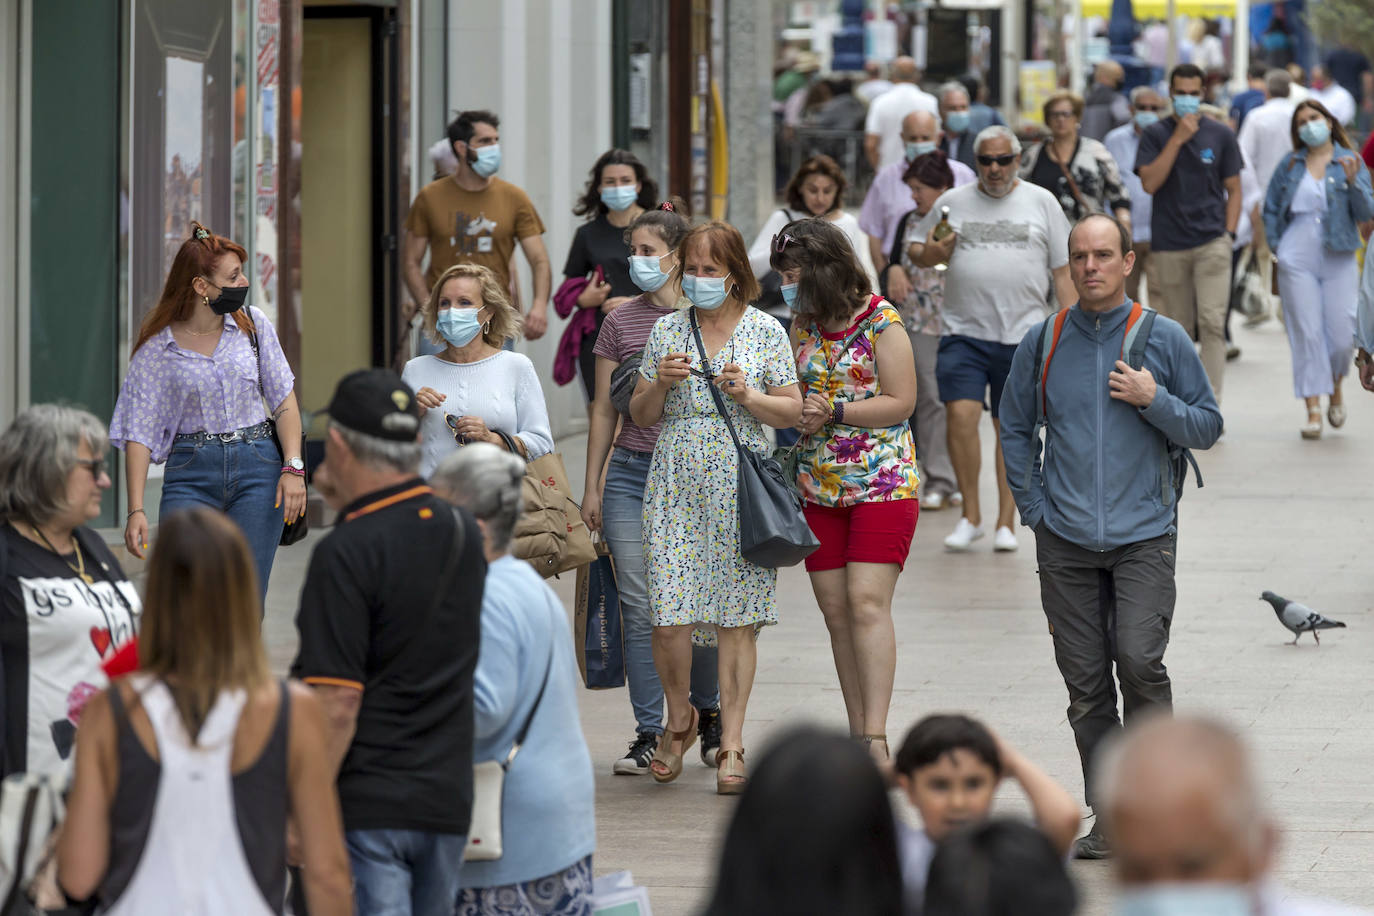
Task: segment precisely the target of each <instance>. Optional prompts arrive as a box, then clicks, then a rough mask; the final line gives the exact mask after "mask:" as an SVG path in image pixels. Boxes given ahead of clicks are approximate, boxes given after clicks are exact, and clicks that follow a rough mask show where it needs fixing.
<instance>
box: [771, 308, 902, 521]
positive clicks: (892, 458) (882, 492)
mask: <svg viewBox="0 0 1374 916" xmlns="http://www.w3.org/2000/svg"><path fill="white" fill-rule="evenodd" d="M860 325H865V329H864V332H863V333H862V334H860V335H858V336H857V337H855V336H854V332H855V331H857V330H858V329H859V326H860ZM797 327H798V349H797V376H798V378H799V380H800V381H801V386H802V395H803V397H804V396H805V395H807V394H811V393H817V394H822V395H824V396H825V397H826V398H828V399H829V400H830V402H831V403H832V404H833V403H835V402H836V401H846V402H853V401H863V400H866V399H868V398H873V397H877V396H878V395H879V394H881V393H882V391H881V388H880V386H879V385H878V373H877V369H878V365H877V359H876V356H875V353H874V347H875V345H876V343H877V340H878V336H879V335H880V334H882V333H883V332H884V331H885V330H887V329H888V328H895V329H896V331H897V333H906V332H905V330H904V329H903V327H902V319H901V318H900V316H898V314H897V310H896V309H894V308H893V307H892V306H891V305H889V304H888V303H887V302H886V301H885V300H883V299H882V297H880V296H874V297H873V299H872V301H871V302H870V303H869V306H868V309H867V310H866V311H864V313H863V314H862V315H860V316H859V318H858V319H857V320H856V321H855V322H854V324H853V325H851V326H850V327H848V328H845V329H844V330H843V331H841V332H839V333H836V334H832V333H829V332H827V331H822V330H821V329H820V328H819V327H817V326H816V325H815V324H808V325H801V324H799V325H798V326H797ZM851 337H852V338H854V342H853V343H852V344H850V346H849V349H848V350H847V351H846V352H844V353H840V352H838V351H839V349H840V347H842V346H843V345H844V343H845V341H847V340H849V339H850V338H851ZM797 449H798V455H797V458H798V460H797V486H798V488H799V489H800V490H801V494H802V496H803V498H805V499H806V500H807V502H811V503H815V504H816V505H820V506H835V507H843V506H852V505H854V504H856V503H863V502H877V501H891V500H897V499H915V498H916V487H917V483H918V477H917V473H916V448H915V444H914V443H913V442H912V438H911V426H910V424H909V423H908V422H907V421H906V420H903V421H902V422H901V423H898V424H896V425H895V426H885V427H882V428H879V429H870V428H866V427H857V426H848V425H845V424H839V425H834V426H823V427H821V429H820V430H819V431H817V432H816V433H814V434H813V435H810V436H804V437H803V438H802V439H801V441H800V442H798V443H797Z"/></svg>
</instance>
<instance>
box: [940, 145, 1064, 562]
mask: <svg viewBox="0 0 1374 916" xmlns="http://www.w3.org/2000/svg"><path fill="white" fill-rule="evenodd" d="M973 150H974V153H975V154H976V159H975V162H976V163H977V171H978V183H977V184H971V185H965V186H964V187H961V188H953V189H951V190H949V191H946V192H945V193H944V194H942V195H940V197H939V199H938V200H936V201H935V206H933V207H931V209H930V213H928V214H926V217H925V218H924V219H923V220H921V224H920V225H919V226H918V227H917V230H916V231H917V233H919V234H922V235H924V236H925V237H926V241H925V243H924V244H917V245H914V246H913V247H914V248H916V249H917V250H916V251H915V252H914V254H915V258H916V263H917V264H919V265H920V266H921V267H934V266H935V265H937V264H941V263H946V262H947V263H948V264H949V270H948V271H947V272H946V273H945V301H944V306H943V308H942V310H941V314H940V318H941V321H942V322H943V323H944V336H943V337H942V338H941V340H940V355H939V357H938V360H937V362H936V366H935V377H936V381H937V383H938V385H939V388H940V400H941V401H943V402H944V404H945V412H946V417H947V426H946V429H947V436H948V440H949V455H950V459H951V460H952V461H953V463H954V476H955V478H956V480H957V481H958V483H959V490H960V492H961V493H963V495H964V511H963V517H961V518H960V519H959V523H958V525H957V526H956V527H955V529H954V532H953V533H952V534H950V536H949V537H947V538H945V547H946V548H947V549H949V550H967V549H968V547H969V545H971V544H972V543H973V542H974V541H976V540H978V539H979V538H981V537H982V536H983V535H984V533H985V532H984V530H983V517H982V508H981V506H980V504H979V499H978V472H979V466H980V464H981V462H982V448H981V445H980V443H979V440H978V423H979V421H980V420H981V419H982V415H983V406H984V398H985V397H988V395H989V393H990V394H991V397H990V399H989V406H990V407H991V409H992V428H993V430H994V432H995V433H996V434H997V436H998V446H997V490H998V501H997V503H998V505H997V529H996V534H995V537H994V541H993V547H994V549H996V550H998V551H1012V550H1015V549H1016V548H1017V546H1018V545H1017V541H1016V534H1015V531H1014V528H1013V526H1014V524H1015V522H1016V504H1015V502H1013V501H1012V495H1011V489H1010V488H1009V487H1008V486H1007V474H1006V468H1005V467H1003V464H1002V447H1001V427H1000V424H999V423H998V419H997V418H998V409H997V408H998V402H999V401H1000V400H1001V398H1002V386H1003V385H1004V384H1005V383H1006V380H1007V372H1008V371H1009V370H1010V369H1011V358H1012V356H1013V355H1014V354H1015V353H1016V345H1017V344H1019V343H1020V342H1021V338H1023V337H1024V336H1025V335H1026V332H1027V331H1029V330H1030V329H1031V328H1032V327H1034V326H1035V325H1036V324H1037V323H1038V322H1039V321H1040V320H1041V319H1043V318H1044V317H1045V313H1046V303H1047V302H1048V301H1049V297H1050V292H1051V289H1053V291H1054V293H1055V295H1056V297H1057V298H1058V300H1059V304H1060V306H1064V307H1067V306H1069V305H1072V304H1073V303H1074V302H1076V301H1077V299H1078V294H1077V293H1076V292H1075V291H1074V288H1073V280H1072V279H1071V278H1070V276H1069V248H1068V243H1069V221H1068V220H1067V219H1065V218H1064V211H1063V209H1062V208H1060V206H1059V203H1058V201H1057V199H1056V198H1055V196H1054V195H1053V194H1051V193H1050V192H1048V191H1046V190H1045V189H1044V188H1041V187H1038V186H1037V185H1033V184H1030V183H1028V182H1024V181H1021V180H1020V179H1018V178H1017V177H1016V172H1017V163H1018V162H1019V159H1018V157H1019V156H1020V155H1021V143H1020V141H1019V140H1017V139H1016V135H1015V134H1014V133H1012V132H1011V131H1010V130H1009V129H1008V128H1006V127H1002V126H1001V125H997V126H993V127H989V128H986V129H984V130H983V131H982V132H981V133H979V134H978V136H977V137H976V138H975V139H974V141H973ZM945 207H948V208H949V222H950V225H951V226H953V227H954V233H953V234H952V235H948V236H946V237H944V238H943V239H940V240H938V241H937V240H936V239H935V238H934V231H935V227H936V225H937V224H938V223H939V222H940V213H941V210H942V209H943V208H945Z"/></svg>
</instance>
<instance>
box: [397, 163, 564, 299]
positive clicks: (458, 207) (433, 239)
mask: <svg viewBox="0 0 1374 916" xmlns="http://www.w3.org/2000/svg"><path fill="white" fill-rule="evenodd" d="M406 231H407V232H409V233H410V234H411V235H412V236H421V237H423V238H426V239H428V240H429V270H428V272H426V274H425V282H427V283H428V284H429V285H430V286H431V287H432V286H434V283H435V281H436V280H438V279H439V275H440V274H442V273H443V272H444V271H445V270H448V269H449V268H450V267H452V266H453V265H454V264H480V265H481V266H483V267H486V268H489V269H490V270H491V271H492V273H494V274H496V279H497V280H499V281H500V282H501V288H502V289H506V288H508V287H509V286H510V258H511V255H512V254H513V253H514V252H515V245H516V243H517V242H518V241H519V240H520V239H527V238H529V237H530V236H532V235H542V234H543V232H544V224H543V222H541V221H540V219H539V214H538V213H537V212H535V209H534V204H533V203H531V202H530V198H529V195H528V194H526V193H525V192H524V191H522V190H521V189H520V188H517V187H516V186H515V185H513V184H511V183H510V182H508V181H502V180H501V179H500V178H493V179H492V180H491V184H489V185H487V187H486V189H485V190H482V191H465V190H464V189H462V188H460V187H459V186H458V182H457V181H455V180H454V179H453V178H451V177H446V178H440V179H439V180H438V181H433V182H430V183H429V184H427V185H425V186H424V187H423V188H421V189H420V193H419V194H417V195H415V202H414V203H413V204H411V205H410V215H409V216H408V217H406Z"/></svg>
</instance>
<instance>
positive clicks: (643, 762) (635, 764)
mask: <svg viewBox="0 0 1374 916" xmlns="http://www.w3.org/2000/svg"><path fill="white" fill-rule="evenodd" d="M656 750H658V735H655V734H654V733H653V732H639V733H637V734H636V735H635V740H633V741H631V742H630V749H629V750H628V751H626V752H625V756H624V757H621V758H620V759H619V760H617V761H616V762H615V765H614V766H613V767H611V772H612V773H614V774H616V775H617V776H643V775H644V774H645V773H647V772H649V761H651V760H653V759H654V751H656Z"/></svg>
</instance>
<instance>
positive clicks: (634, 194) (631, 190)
mask: <svg viewBox="0 0 1374 916" xmlns="http://www.w3.org/2000/svg"><path fill="white" fill-rule="evenodd" d="M638 199H639V192H638V191H636V190H635V186H634V185H632V184H621V185H616V186H615V187H613V188H602V189H601V202H602V203H603V204H605V205H606V206H608V207H610V208H611V209H612V210H614V211H615V212H617V213H619V212H620V211H621V210H628V209H630V207H632V206H634V202H635V201H636V200H638Z"/></svg>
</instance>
